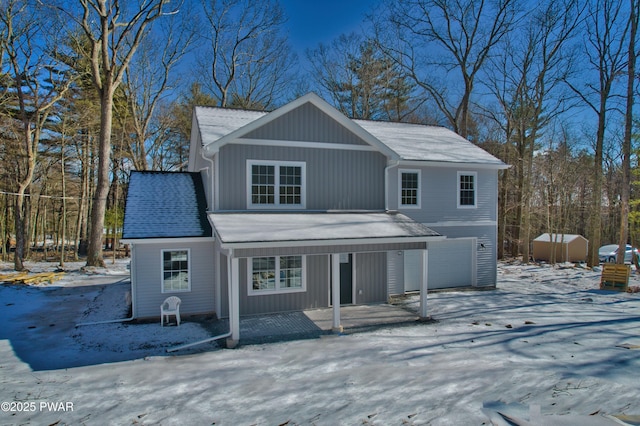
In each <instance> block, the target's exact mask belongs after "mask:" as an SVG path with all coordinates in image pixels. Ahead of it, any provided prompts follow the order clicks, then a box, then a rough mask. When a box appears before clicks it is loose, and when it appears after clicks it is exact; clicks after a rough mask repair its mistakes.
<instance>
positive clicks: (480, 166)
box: [398, 160, 511, 170]
mask: <svg viewBox="0 0 640 426" xmlns="http://www.w3.org/2000/svg"><path fill="white" fill-rule="evenodd" d="M398 164H399V165H400V166H413V167H419V166H431V167H453V166H460V167H462V166H467V167H471V168H475V169H497V170H506V169H509V168H511V166H510V165H509V164H505V163H503V162H502V161H501V162H500V163H497V162H496V163H472V162H464V161H457V162H454V161H429V160H399V161H398Z"/></svg>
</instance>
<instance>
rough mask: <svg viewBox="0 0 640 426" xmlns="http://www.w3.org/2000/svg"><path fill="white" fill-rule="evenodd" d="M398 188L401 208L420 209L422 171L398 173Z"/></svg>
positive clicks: (401, 170) (401, 171) (402, 171)
mask: <svg viewBox="0 0 640 426" xmlns="http://www.w3.org/2000/svg"><path fill="white" fill-rule="evenodd" d="M398 173H399V176H398V186H399V192H398V194H399V195H400V200H399V204H400V207H401V208H409V209H410V208H420V190H421V189H420V170H403V169H400V170H399V171H398Z"/></svg>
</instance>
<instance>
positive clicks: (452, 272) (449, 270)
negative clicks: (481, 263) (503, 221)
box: [428, 238, 475, 289]
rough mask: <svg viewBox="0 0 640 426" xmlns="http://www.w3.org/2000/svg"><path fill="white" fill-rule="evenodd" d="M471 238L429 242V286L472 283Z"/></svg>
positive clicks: (449, 286)
mask: <svg viewBox="0 0 640 426" xmlns="http://www.w3.org/2000/svg"><path fill="white" fill-rule="evenodd" d="M474 246H475V245H474V243H473V240H472V239H467V238H465V239H450V240H444V241H438V242H437V243H429V270H428V274H429V288H430V289H435V288H451V287H467V286H472V285H474V283H473V271H472V268H473V265H474V264H475V262H473V261H472V260H473V258H472V256H473V255H474V253H473V248H474Z"/></svg>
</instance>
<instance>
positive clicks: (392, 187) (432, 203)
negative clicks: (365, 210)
mask: <svg viewBox="0 0 640 426" xmlns="http://www.w3.org/2000/svg"><path fill="white" fill-rule="evenodd" d="M412 168H413V169H419V170H421V172H420V174H421V182H420V183H421V188H422V189H421V197H422V198H421V202H422V203H421V204H422V208H421V209H400V211H401V212H402V213H404V214H406V215H407V216H409V217H411V218H412V219H414V220H416V221H418V222H421V223H433V222H440V221H451V220H460V221H486V220H491V221H496V220H497V219H498V218H497V209H496V206H497V205H498V171H497V170H485V169H474V168H473V167H464V166H460V165H456V167H455V168H454V167H452V168H448V167H431V168H424V167H422V168H421V167H415V168H414V167H402V169H412ZM458 171H467V172H476V173H477V176H478V178H477V183H476V184H477V189H476V196H477V207H476V208H463V209H460V208H458V204H457V197H458ZM389 207H390V208H397V207H398V168H393V169H391V172H390V174H389Z"/></svg>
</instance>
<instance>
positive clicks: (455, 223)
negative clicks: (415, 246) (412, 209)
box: [423, 220, 498, 228]
mask: <svg viewBox="0 0 640 426" xmlns="http://www.w3.org/2000/svg"><path fill="white" fill-rule="evenodd" d="M423 225H424V226H426V227H427V228H436V227H467V226H498V221H496V220H474V221H463V220H447V221H442V222H431V223H423Z"/></svg>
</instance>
